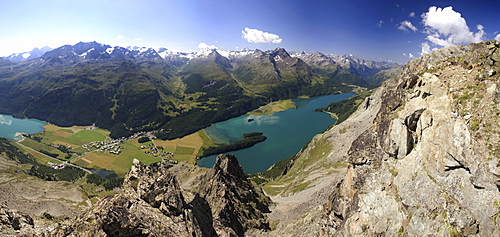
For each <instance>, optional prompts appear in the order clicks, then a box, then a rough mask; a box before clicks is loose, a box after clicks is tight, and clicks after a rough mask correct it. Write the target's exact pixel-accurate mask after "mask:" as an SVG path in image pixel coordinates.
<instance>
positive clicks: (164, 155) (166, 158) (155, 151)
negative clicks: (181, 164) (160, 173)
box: [141, 143, 177, 164]
mask: <svg viewBox="0 0 500 237" xmlns="http://www.w3.org/2000/svg"><path fill="white" fill-rule="evenodd" d="M148 148H149V150H146V151H144V153H146V154H148V155H151V156H154V157H161V159H162V161H163V162H164V163H171V164H177V161H174V160H172V159H173V158H174V153H172V152H166V151H164V150H163V148H162V147H157V146H155V145H154V144H152V143H151V144H149V146H144V145H141V149H148ZM160 150H161V151H160Z"/></svg>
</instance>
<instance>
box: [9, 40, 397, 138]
mask: <svg viewBox="0 0 500 237" xmlns="http://www.w3.org/2000/svg"><path fill="white" fill-rule="evenodd" d="M33 55H34V54H33ZM335 57H337V59H338V60H339V61H342V60H340V59H342V58H344V57H349V59H346V60H350V61H352V62H350V63H349V64H346V63H344V64H339V63H337V62H336V61H335V60H334V59H335ZM26 59H27V58H26ZM346 60H344V61H346ZM343 65H344V66H343ZM345 65H349V66H348V67H347V66H345ZM396 66H397V64H393V63H377V62H372V61H365V60H358V59H355V58H354V57H353V56H333V55H325V54H322V53H307V52H301V53H298V54H294V55H290V54H289V53H288V52H287V51H286V50H285V49H282V48H278V49H275V50H270V51H261V50H242V51H218V50H213V49H203V50H200V51H198V52H193V53H179V52H172V51H170V50H167V49H165V48H161V49H159V50H154V49H152V48H145V47H128V48H125V47H119V46H115V47H111V46H109V45H104V44H100V43H97V42H90V43H78V44H76V45H65V46H62V47H60V48H57V49H54V50H51V51H48V52H46V53H45V54H43V55H42V56H40V57H37V58H33V59H30V60H25V61H13V60H5V59H4V60H2V61H0V105H2V106H0V113H7V114H12V115H15V116H17V117H29V118H37V119H41V120H45V121H48V122H51V123H54V124H56V125H61V126H71V125H89V124H93V123H95V124H97V125H98V126H100V127H103V128H107V129H110V130H111V132H112V137H122V136H127V135H128V134H130V133H132V132H135V131H144V130H163V131H164V132H162V133H159V134H158V137H160V138H164V139H167V138H168V139H170V138H176V137H181V136H184V135H187V134H189V133H192V132H194V131H196V130H199V129H201V128H203V127H206V126H208V125H209V124H211V123H214V122H218V121H222V120H225V119H228V118H231V117H234V116H238V115H241V114H243V113H246V112H248V111H250V110H252V109H255V108H257V107H258V106H259V105H262V104H265V103H268V102H270V101H275V100H280V99H290V98H296V97H298V96H300V95H306V96H317V95H324V94H332V93H338V92H347V91H352V90H354V89H355V88H360V87H371V86H373V85H370V83H369V82H368V81H370V80H369V79H368V77H370V76H373V75H374V74H375V73H377V72H379V71H382V70H384V69H389V68H392V67H396ZM344 67H346V68H347V69H344ZM363 77H364V78H363ZM186 121H189V123H186Z"/></svg>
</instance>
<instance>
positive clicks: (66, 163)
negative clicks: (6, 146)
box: [17, 142, 93, 174]
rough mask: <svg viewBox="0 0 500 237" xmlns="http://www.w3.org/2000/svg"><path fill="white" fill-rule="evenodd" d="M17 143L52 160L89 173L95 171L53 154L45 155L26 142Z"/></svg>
mask: <svg viewBox="0 0 500 237" xmlns="http://www.w3.org/2000/svg"><path fill="white" fill-rule="evenodd" d="M17 144H19V145H20V146H23V147H25V148H27V149H30V150H32V151H34V152H36V153H38V154H41V155H43V156H45V157H48V158H50V159H52V160H56V161H60V162H62V163H64V164H65V165H69V166H73V167H75V168H78V169H81V170H83V171H85V172H87V173H89V174H93V173H92V171H90V170H88V169H85V168H83V167H81V166H79V165H75V164H72V163H69V162H67V161H65V160H60V159H57V158H54V157H52V156H48V155H45V154H43V153H41V152H39V151H37V150H35V149H33V148H31V147H29V146H25V145H24V144H22V143H20V142H17Z"/></svg>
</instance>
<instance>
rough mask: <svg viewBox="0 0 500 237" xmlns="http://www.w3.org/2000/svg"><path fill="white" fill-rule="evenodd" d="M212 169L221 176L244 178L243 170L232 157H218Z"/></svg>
mask: <svg viewBox="0 0 500 237" xmlns="http://www.w3.org/2000/svg"><path fill="white" fill-rule="evenodd" d="M213 169H214V170H215V172H217V173H220V174H222V175H230V176H234V177H237V178H241V179H244V178H246V175H245V173H243V169H242V168H241V166H240V164H239V163H238V160H237V159H236V157H235V156H234V155H223V156H218V157H217V159H216V160H215V164H214V167H213Z"/></svg>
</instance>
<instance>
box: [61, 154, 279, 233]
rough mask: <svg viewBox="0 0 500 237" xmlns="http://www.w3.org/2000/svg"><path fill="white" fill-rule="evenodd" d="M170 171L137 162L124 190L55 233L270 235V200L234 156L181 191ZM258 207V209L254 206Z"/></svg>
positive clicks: (224, 157) (220, 160) (166, 167)
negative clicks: (253, 231) (257, 232)
mask: <svg viewBox="0 0 500 237" xmlns="http://www.w3.org/2000/svg"><path fill="white" fill-rule="evenodd" d="M170 167H171V165H166V164H162V163H152V164H150V165H148V166H146V165H144V164H142V163H140V162H139V161H137V160H135V161H134V164H133V166H132V168H131V170H130V171H129V172H128V173H127V175H126V178H125V181H124V185H123V189H122V190H121V191H120V192H119V193H118V194H116V195H115V196H110V197H107V198H105V199H103V200H101V201H100V202H99V203H97V204H96V205H94V206H93V207H92V208H91V209H90V210H89V211H87V212H85V213H84V214H83V215H82V216H79V217H77V218H76V219H74V220H70V221H69V222H68V223H67V224H66V225H63V227H62V228H60V229H59V230H56V231H55V232H53V233H52V235H55V236H67V235H73V236H243V235H244V233H245V231H247V230H248V229H251V228H257V229H261V230H263V231H266V230H269V223H268V222H267V221H266V220H265V217H264V214H263V212H266V211H268V207H267V205H269V199H268V198H267V197H265V196H264V195H263V194H262V193H261V192H259V191H258V190H256V189H255V188H254V187H253V186H252V185H251V184H250V183H249V182H248V180H247V179H246V176H245V174H244V173H243V170H242V169H241V167H240V166H239V164H238V161H237V160H236V158H235V157H234V156H230V155H221V156H219V157H217V162H216V164H215V166H214V168H213V169H211V170H209V171H208V172H207V173H206V174H204V175H202V177H201V178H200V179H199V181H197V182H196V183H197V185H194V186H195V187H196V188H197V190H199V193H197V192H192V191H189V190H184V189H182V188H180V186H179V183H178V181H177V178H176V176H175V175H174V174H172V173H171V172H170V171H169V168H170ZM251 202H253V203H254V205H250V203H251Z"/></svg>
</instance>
